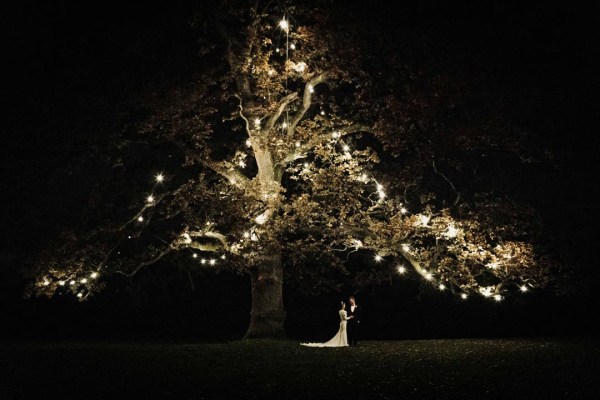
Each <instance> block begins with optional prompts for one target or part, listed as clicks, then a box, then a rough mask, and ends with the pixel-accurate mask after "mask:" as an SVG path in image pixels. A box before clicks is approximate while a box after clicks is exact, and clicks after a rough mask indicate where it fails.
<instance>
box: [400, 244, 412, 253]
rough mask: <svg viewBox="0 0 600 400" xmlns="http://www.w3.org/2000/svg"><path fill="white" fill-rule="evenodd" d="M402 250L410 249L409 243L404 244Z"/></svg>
mask: <svg viewBox="0 0 600 400" xmlns="http://www.w3.org/2000/svg"><path fill="white" fill-rule="evenodd" d="M402 250H403V251H406V252H408V251H410V247H409V246H408V245H407V244H403V245H402Z"/></svg>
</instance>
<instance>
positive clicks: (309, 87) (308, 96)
mask: <svg viewBox="0 0 600 400" xmlns="http://www.w3.org/2000/svg"><path fill="white" fill-rule="evenodd" d="M326 79H327V72H324V73H322V74H320V75H317V76H315V77H314V78H312V79H311V80H310V81H308V82H306V85H304V96H303V98H302V108H301V109H300V110H299V111H298V113H297V114H296V116H295V117H294V118H293V120H292V123H291V124H290V125H289V126H288V137H291V136H292V135H293V134H294V131H295V130H296V126H297V125H298V123H299V122H300V120H302V118H303V117H304V114H306V112H307V111H308V109H309V108H310V104H311V100H312V92H313V88H314V87H315V86H317V85H318V84H320V83H323V82H325V80H326Z"/></svg>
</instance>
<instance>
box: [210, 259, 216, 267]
mask: <svg viewBox="0 0 600 400" xmlns="http://www.w3.org/2000/svg"><path fill="white" fill-rule="evenodd" d="M216 263H217V260H215V259H214V258H212V259H211V260H210V261H209V264H210V265H215V264H216Z"/></svg>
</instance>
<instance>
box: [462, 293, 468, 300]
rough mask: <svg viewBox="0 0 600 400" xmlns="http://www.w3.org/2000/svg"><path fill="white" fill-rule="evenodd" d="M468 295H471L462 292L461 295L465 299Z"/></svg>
mask: <svg viewBox="0 0 600 400" xmlns="http://www.w3.org/2000/svg"><path fill="white" fill-rule="evenodd" d="M467 297H469V296H467V294H466V293H461V295H460V298H461V299H463V300H466V299H467Z"/></svg>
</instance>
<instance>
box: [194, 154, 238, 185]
mask: <svg viewBox="0 0 600 400" xmlns="http://www.w3.org/2000/svg"><path fill="white" fill-rule="evenodd" d="M202 164H203V165H204V166H206V167H208V168H210V169H212V170H213V171H215V172H216V173H218V174H219V175H221V176H223V177H225V178H226V179H227V180H228V181H229V183H231V184H232V185H234V186H236V187H238V188H240V189H245V188H246V185H247V184H248V182H250V180H249V179H248V178H247V177H246V175H244V174H243V173H242V172H240V171H239V170H238V168H237V167H236V166H235V165H234V164H232V163H230V162H229V161H224V160H223V161H212V160H210V159H208V158H206V159H205V160H203V161H202Z"/></svg>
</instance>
